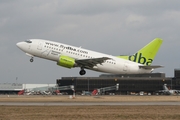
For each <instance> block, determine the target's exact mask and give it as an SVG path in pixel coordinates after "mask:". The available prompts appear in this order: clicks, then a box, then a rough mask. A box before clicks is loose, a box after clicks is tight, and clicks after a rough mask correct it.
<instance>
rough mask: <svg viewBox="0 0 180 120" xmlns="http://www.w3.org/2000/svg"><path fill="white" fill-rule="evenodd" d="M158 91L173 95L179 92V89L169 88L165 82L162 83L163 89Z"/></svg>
mask: <svg viewBox="0 0 180 120" xmlns="http://www.w3.org/2000/svg"><path fill="white" fill-rule="evenodd" d="M158 93H163V94H165V95H174V94H175V93H176V94H178V93H180V90H169V89H168V88H167V84H164V85H163V90H159V91H158Z"/></svg>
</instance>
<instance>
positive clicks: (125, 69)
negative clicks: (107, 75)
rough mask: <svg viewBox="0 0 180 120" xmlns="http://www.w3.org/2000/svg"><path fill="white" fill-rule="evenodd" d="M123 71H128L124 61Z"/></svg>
mask: <svg viewBox="0 0 180 120" xmlns="http://www.w3.org/2000/svg"><path fill="white" fill-rule="evenodd" d="M123 71H124V72H125V73H126V72H128V71H129V68H128V63H126V62H125V63H124V65H123Z"/></svg>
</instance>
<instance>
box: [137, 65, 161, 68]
mask: <svg viewBox="0 0 180 120" xmlns="http://www.w3.org/2000/svg"><path fill="white" fill-rule="evenodd" d="M160 67H163V66H161V65H151V66H141V65H140V66H139V68H143V69H155V68H160Z"/></svg>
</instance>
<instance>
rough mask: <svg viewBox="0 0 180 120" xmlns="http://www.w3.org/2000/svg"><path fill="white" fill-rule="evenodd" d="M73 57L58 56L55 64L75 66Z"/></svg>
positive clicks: (67, 66) (68, 66)
mask: <svg viewBox="0 0 180 120" xmlns="http://www.w3.org/2000/svg"><path fill="white" fill-rule="evenodd" d="M75 64H76V63H75V59H73V58H71V57H68V56H60V58H59V61H58V62H57V65H59V66H63V67H66V68H72V67H75Z"/></svg>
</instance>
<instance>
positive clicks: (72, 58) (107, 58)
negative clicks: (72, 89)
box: [16, 38, 163, 75]
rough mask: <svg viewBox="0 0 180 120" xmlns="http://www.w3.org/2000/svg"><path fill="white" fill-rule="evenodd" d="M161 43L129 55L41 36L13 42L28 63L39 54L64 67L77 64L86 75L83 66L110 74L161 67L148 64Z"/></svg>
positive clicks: (149, 71)
mask: <svg viewBox="0 0 180 120" xmlns="http://www.w3.org/2000/svg"><path fill="white" fill-rule="evenodd" d="M162 42H163V40H162V39H160V38H155V39H154V40H153V41H151V42H150V43H149V44H147V45H146V46H145V47H143V48H142V49H140V50H139V51H138V52H136V53H135V54H133V55H130V56H112V55H108V54H104V53H100V52H95V51H91V50H87V49H83V48H81V47H75V46H71V45H67V44H63V43H58V42H53V41H50V40H44V39H28V40H25V41H23V42H18V43H17V44H16V45H17V47H18V48H20V49H21V50H22V51H23V52H25V53H26V55H28V56H30V57H31V58H30V62H33V61H34V57H39V58H43V59H47V60H52V61H55V62H56V63H57V65H59V66H62V67H65V68H74V67H80V72H79V74H80V75H85V74H86V71H85V69H90V70H94V71H99V72H104V73H113V74H142V73H151V72H152V71H153V70H154V69H155V68H159V67H162V66H160V65H151V63H152V62H153V59H154V57H155V56H156V53H157V51H158V50H159V48H160V46H161V44H162Z"/></svg>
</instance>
